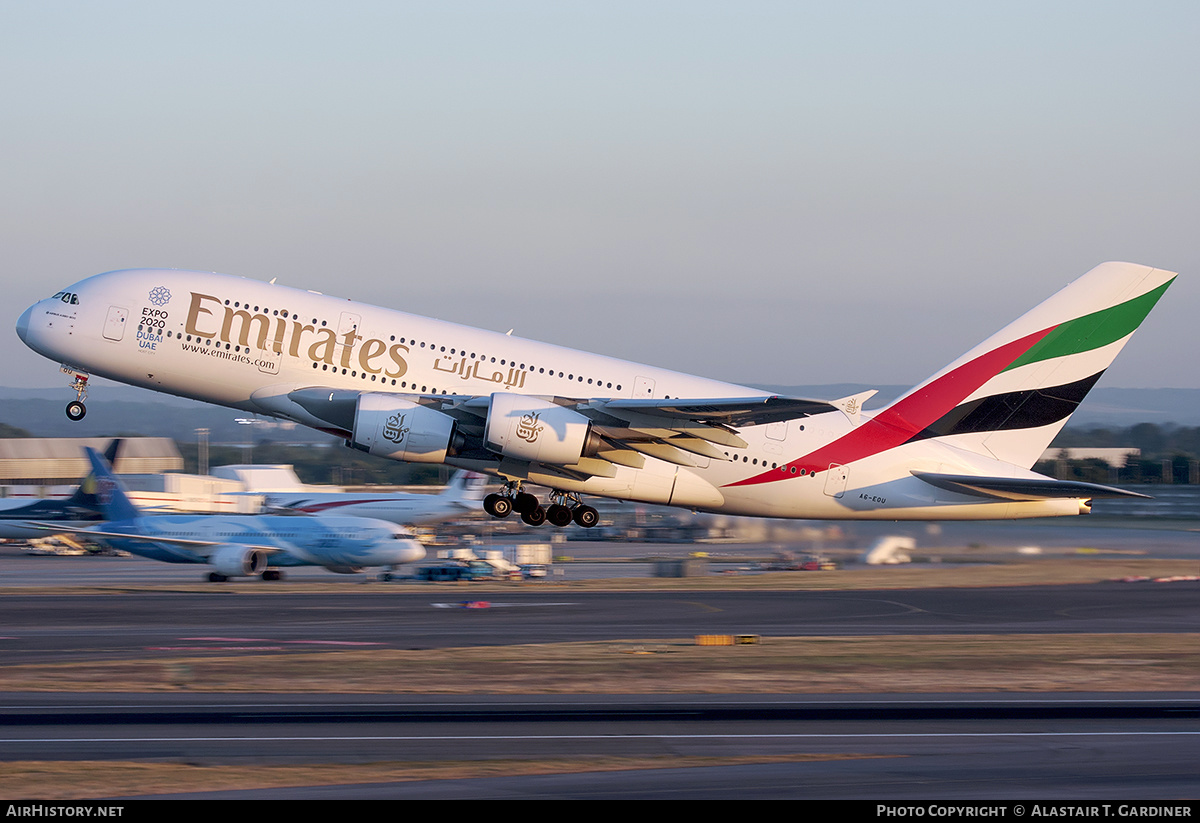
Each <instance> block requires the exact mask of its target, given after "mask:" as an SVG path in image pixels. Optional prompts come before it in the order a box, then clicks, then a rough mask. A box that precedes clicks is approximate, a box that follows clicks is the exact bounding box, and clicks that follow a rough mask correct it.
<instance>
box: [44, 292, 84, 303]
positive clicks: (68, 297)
mask: <svg viewBox="0 0 1200 823" xmlns="http://www.w3.org/2000/svg"><path fill="white" fill-rule="evenodd" d="M50 299H51V300H61V301H63V302H64V303H68V304H70V305H72V306H78V305H79V295H77V294H74V293H73V292H69V291H60V292H59V293H58V294H56V295H54V296H53V297H51V298H50Z"/></svg>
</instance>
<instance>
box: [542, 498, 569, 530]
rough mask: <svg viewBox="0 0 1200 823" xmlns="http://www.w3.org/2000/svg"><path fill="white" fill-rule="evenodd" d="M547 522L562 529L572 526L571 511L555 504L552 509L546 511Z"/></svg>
mask: <svg viewBox="0 0 1200 823" xmlns="http://www.w3.org/2000/svg"><path fill="white" fill-rule="evenodd" d="M546 520H547V521H549V523H550V525H551V526H557V527H558V528H560V529H561V528H562V527H563V526H569V525H571V510H570V509H568V508H567V507H566V506H563V505H561V504H559V503H555V504H554V505H553V506H551V507H550V508H548V509H546Z"/></svg>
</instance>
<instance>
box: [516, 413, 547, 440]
mask: <svg viewBox="0 0 1200 823" xmlns="http://www.w3.org/2000/svg"><path fill="white" fill-rule="evenodd" d="M541 416H542V413H541V412H531V413H529V414H523V415H521V420H520V422H518V423H517V431H516V435H517V437H519V438H521V439H522V440H524V441H525V442H526V443H532V442H534V441H535V440H537V439H538V435H539V434H541V433H542V429H544V428H545V426H543V425H542V424H541V423H539V422H538V418H539V417H541Z"/></svg>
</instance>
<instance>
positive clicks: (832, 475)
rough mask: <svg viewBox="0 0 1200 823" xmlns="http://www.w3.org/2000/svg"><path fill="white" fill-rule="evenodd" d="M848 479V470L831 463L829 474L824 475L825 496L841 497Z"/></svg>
mask: <svg viewBox="0 0 1200 823" xmlns="http://www.w3.org/2000/svg"><path fill="white" fill-rule="evenodd" d="M849 479H850V470H849V469H847V468H846V467H845V466H842V465H840V464H838V463H831V464H830V466H829V473H828V474H826V475H825V494H827V495H829V496H830V497H841V496H842V495H843V494H845V493H846V483H847V482H848V481H849Z"/></svg>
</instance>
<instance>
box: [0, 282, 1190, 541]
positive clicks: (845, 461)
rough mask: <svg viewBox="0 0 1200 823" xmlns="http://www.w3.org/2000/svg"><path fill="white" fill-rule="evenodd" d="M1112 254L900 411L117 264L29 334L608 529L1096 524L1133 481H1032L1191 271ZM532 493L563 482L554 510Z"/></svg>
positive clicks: (59, 352) (295, 293)
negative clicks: (628, 518)
mask: <svg viewBox="0 0 1200 823" xmlns="http://www.w3.org/2000/svg"><path fill="white" fill-rule="evenodd" d="M1174 277H1175V274H1174V273H1173V272H1166V271H1161V270H1158V269H1153V268H1150V267H1148V266H1139V265H1135V264H1131V263H1105V264H1102V265H1100V266H1098V267H1096V268H1095V269H1093V270H1092V271H1090V272H1088V273H1087V274H1086V275H1084V276H1083V277H1081V278H1079V279H1078V280H1076V281H1075V282H1073V283H1071V284H1070V285H1068V286H1067V287H1066V288H1064V289H1063V290H1062V291H1060V292H1058V293H1057V294H1055V295H1054V296H1052V297H1050V298H1049V299H1048V300H1046V301H1045V302H1044V303H1042V304H1041V305H1039V306H1037V307H1036V308H1034V309H1033V310H1032V311H1030V312H1028V313H1027V314H1025V315H1024V316H1022V317H1021V318H1020V319H1018V320H1017V321H1015V322H1013V323H1011V324H1010V325H1008V326H1006V327H1005V328H1004V329H1002V330H1001V331H999V332H998V333H996V334H994V335H993V336H992V337H990V338H988V339H987V340H985V341H984V342H983V343H981V344H980V345H978V346H976V347H975V348H974V349H972V350H971V351H969V352H967V353H966V354H965V355H963V356H962V357H960V358H959V359H958V360H955V361H954V362H953V363H951V364H950V365H949V366H947V367H946V368H944V369H942V370H941V371H940V372H938V373H937V374H935V375H934V376H933V377H931V378H929V379H928V380H926V381H925V382H924V383H921V384H920V385H919V386H917V387H916V388H914V389H912V390H911V391H909V392H908V393H907V394H905V395H904V396H902V397H901V398H900V399H898V400H896V401H895V402H893V403H891V404H890V405H888V406H886V407H885V408H883V409H880V410H878V411H872V412H864V411H863V409H862V403H863V401H864V400H866V399H867V398H869V397H870V396H871V395H872V394H874V392H864V393H863V394H860V395H855V396H852V397H846V398H842V399H840V400H834V401H822V400H808V399H801V398H791V397H779V396H774V395H769V394H765V393H763V392H761V391H756V390H754V389H750V388H746V387H744V386H737V385H732V384H729V383H721V382H718V381H715V380H708V379H705V378H702V377H692V376H689V375H685V374H679V373H677V372H672V371H667V370H665V369H658V368H654V367H651V366H644V365H639V364H637V363H630V362H626V361H622V360H616V359H614V358H610V357H603V356H600V355H595V354H587V353H585V352H580V351H573V350H571V349H565V348H560V347H558V346H551V345H548V344H545V343H537V342H534V341H530V340H522V339H519V338H514V337H511V336H509V335H505V334H498V333H495V332H489V331H482V330H479V329H472V328H467V327H464V326H458V325H454V324H451V323H446V322H442V321H439V320H433V319H429V318H424V317H418V316H414V315H411V314H405V313H403V312H399V311H393V310H390V309H384V308H378V307H375V306H370V305H364V304H360V303H354V302H351V301H348V300H342V299H338V298H334V297H327V296H324V295H321V294H318V293H316V292H311V291H301V290H297V289H290V288H285V287H283V286H278V285H275V284H274V283H262V282H257V281H253V280H245V279H242V278H237V277H230V276H227V275H221V274H210V273H204V272H188V271H176V270H161V269H140V270H125V271H114V272H109V273H107V274H99V275H96V276H94V277H90V278H88V279H86V280H82V281H80V282H79V283H76V284H75V285H73V286H70V287H69V288H67V289H65V290H63V291H61V292H59V293H58V294H56V295H54V296H53V297H49V298H47V299H45V300H42V301H40V302H38V303H36V304H34V305H33V306H32V307H30V308H29V309H28V310H26V311H25V313H24V314H22V315H21V318H20V320H18V322H17V332H18V334H19V335H20V337H21V339H22V340H24V341H25V343H26V344H27V345H28V346H30V347H31V348H32V349H34V350H35V351H37V352H39V353H40V354H42V355H44V356H46V357H48V358H51V359H53V360H56V361H58V362H60V363H62V364H63V370H64V371H66V372H67V373H69V374H73V375H74V376H75V383H74V387H75V388H76V390H77V391H78V392H79V400H78V401H76V402H73V403H71V404H70V405H69V406H68V407H67V413H68V415H69V416H71V417H73V418H76V419H78V418H79V417H82V416H83V414H84V406H83V400H84V397H85V391H86V387H87V378H88V376H89V375H90V374H98V375H101V376H103V377H107V378H111V379H113V380H118V381H121V382H124V383H130V384H133V385H136V386H142V387H145V388H149V389H155V390H157V391H162V392H168V393H171V394H177V395H181V396H183V397H191V398H196V399H199V400H205V401H208V402H212V403H219V404H222V405H225V406H230V407H233V408H237V409H241V410H244V411H248V412H255V413H258V414H264V415H270V416H274V417H281V418H286V419H289V420H294V421H296V422H298V423H302V424H304V425H307V426H312V427H314V428H317V429H320V430H322V431H326V432H329V433H331V434H336V435H338V436H340V437H344V438H345V439H346V441H347V443H348V444H350V445H352V446H353V447H355V448H358V449H361V450H363V451H366V452H369V453H371V454H376V455H380V456H383V457H388V458H392V459H395V460H404V461H410V462H419V463H443V462H444V463H449V464H451V465H454V466H459V467H462V468H467V469H472V470H474V471H479V472H484V473H487V474H491V475H494V476H497V477H500V478H502V479H504V480H505V481H506V485H505V488H504V492H503V494H500V495H489V496H488V498H486V499H485V501H484V507H485V509H487V510H488V512H489V513H491V514H493V515H495V516H505V515H507V514H508V513H509V512H510V511H513V510H516V511H518V512H520V513H521V515H522V517H523V518H524V519H525V521H526V522H528V523H531V524H535V525H536V524H539V523H541V522H543V521H545V520H549V521H550V522H552V523H554V524H556V525H565V524H566V523H568V522H570V520H571V519H572V518H573V519H574V520H575V522H577V523H580V524H581V525H585V526H587V525H593V524H594V523H595V521H596V512H595V510H594V509H592V508H591V507H590V506H585V505H583V504H582V503H581V502H580V501H579V499H578V495H580V494H594V495H599V496H601V497H611V498H617V499H623V500H635V501H642V502H646V503H662V504H668V505H673V506H681V507H686V508H690V509H696V510H701V511H712V512H726V513H730V514H743V515H756V516H762V517H790V518H814V519H878V520H927V519H937V520H975V519H1002V518H1021V517H1044V516H1051V515H1068V514H1080V513H1085V512H1087V511H1089V510H1090V506H1091V499H1092V498H1094V497H1097V496H1108V495H1121V494H1128V492H1122V491H1120V490H1117V489H1112V488H1108V487H1104V486H1097V485H1094V484H1087V483H1073V482H1060V481H1056V480H1053V479H1051V478H1048V477H1045V476H1043V475H1040V474H1037V473H1035V472H1033V471H1031V470H1030V467H1031V466H1032V465H1033V463H1034V461H1035V460H1036V459H1037V458H1038V457H1039V456H1040V455H1041V453H1042V451H1043V450H1044V449H1045V448H1046V446H1047V445H1048V444H1049V443H1050V441H1051V439H1052V438H1053V437H1054V435H1055V434H1056V433H1057V432H1058V431H1059V429H1061V428H1062V426H1063V425H1064V424H1065V423H1066V420H1067V418H1068V417H1069V416H1070V414H1071V413H1072V412H1073V411H1074V410H1075V408H1076V406H1078V404H1079V403H1080V401H1081V400H1082V399H1083V397H1084V395H1085V394H1086V393H1087V392H1088V390H1089V389H1091V387H1092V386H1093V385H1094V384H1095V383H1096V381H1097V380H1099V379H1100V376H1101V375H1102V374H1103V372H1104V370H1105V369H1106V368H1107V367H1108V365H1109V364H1110V363H1111V362H1112V360H1113V358H1114V357H1115V356H1116V355H1117V353H1118V352H1119V351H1120V350H1121V348H1122V347H1123V346H1124V345H1125V343H1126V342H1127V341H1128V339H1129V337H1130V335H1131V334H1132V333H1133V331H1134V330H1135V329H1136V328H1137V327H1138V325H1139V324H1140V323H1141V322H1142V320H1143V319H1144V318H1145V317H1146V314H1147V313H1148V312H1149V311H1150V309H1151V308H1152V307H1153V306H1154V304H1155V303H1156V302H1157V301H1158V299H1159V298H1160V297H1161V296H1162V294H1163V292H1164V291H1165V290H1166V288H1167V286H1169V285H1170V283H1171V281H1172V280H1173V279H1174ZM526 482H530V483H536V484H538V485H542V486H546V487H549V488H550V489H552V492H551V494H550V502H551V503H552V504H553V505H551V506H549V507H548V508H544V507H543V506H542V505H541V504H540V503H539V501H538V500H537V498H536V497H534V496H533V495H531V494H528V493H527V492H525V490H524V484H525V483H526Z"/></svg>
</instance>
